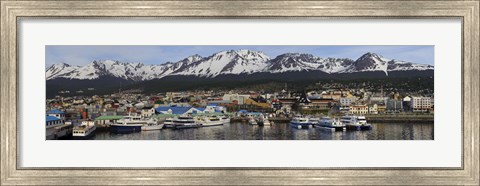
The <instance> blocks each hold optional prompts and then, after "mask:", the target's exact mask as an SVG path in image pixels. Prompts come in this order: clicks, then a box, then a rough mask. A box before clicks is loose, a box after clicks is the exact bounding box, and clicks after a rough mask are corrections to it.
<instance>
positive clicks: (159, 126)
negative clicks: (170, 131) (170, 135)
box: [142, 124, 164, 131]
mask: <svg viewBox="0 0 480 186" xmlns="http://www.w3.org/2000/svg"><path fill="white" fill-rule="evenodd" d="M163 126H164V125H163V124H161V125H153V126H142V131H150V130H162V129H163Z"/></svg>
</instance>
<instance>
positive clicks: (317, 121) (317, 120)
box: [308, 117, 320, 125]
mask: <svg viewBox="0 0 480 186" xmlns="http://www.w3.org/2000/svg"><path fill="white" fill-rule="evenodd" d="M308 122H310V124H312V125H317V124H318V123H319V122H320V118H313V117H311V118H308Z"/></svg>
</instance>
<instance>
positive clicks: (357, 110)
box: [349, 105, 368, 114]
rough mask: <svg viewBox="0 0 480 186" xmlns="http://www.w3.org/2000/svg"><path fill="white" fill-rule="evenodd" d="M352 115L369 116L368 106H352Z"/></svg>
mask: <svg viewBox="0 0 480 186" xmlns="http://www.w3.org/2000/svg"><path fill="white" fill-rule="evenodd" d="M349 112H350V114H368V106H367V105H352V106H350V111H349Z"/></svg>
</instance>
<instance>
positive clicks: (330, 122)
mask: <svg viewBox="0 0 480 186" xmlns="http://www.w3.org/2000/svg"><path fill="white" fill-rule="evenodd" d="M315 126H318V127H319V128H323V129H329V130H332V131H343V130H345V129H346V128H345V125H344V124H343V123H342V122H341V121H339V120H337V119H334V118H330V117H322V118H321V119H320V121H319V122H318V124H317V125H315Z"/></svg>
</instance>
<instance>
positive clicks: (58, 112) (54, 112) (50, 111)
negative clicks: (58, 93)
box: [47, 109, 65, 114]
mask: <svg viewBox="0 0 480 186" xmlns="http://www.w3.org/2000/svg"><path fill="white" fill-rule="evenodd" d="M47 114H65V112H63V111H61V110H57V109H55V110H49V111H47Z"/></svg>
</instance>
